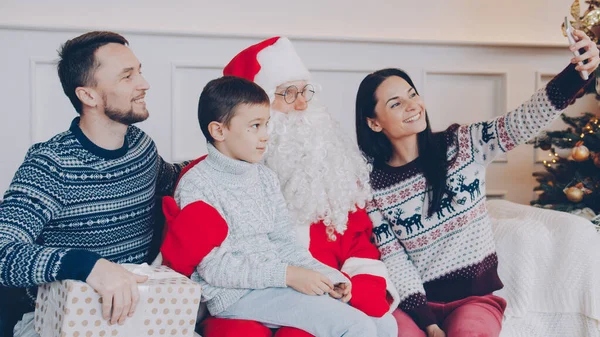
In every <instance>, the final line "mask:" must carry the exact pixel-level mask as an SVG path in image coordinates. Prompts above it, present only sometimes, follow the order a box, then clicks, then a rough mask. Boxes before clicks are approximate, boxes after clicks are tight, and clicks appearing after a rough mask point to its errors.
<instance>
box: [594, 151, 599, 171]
mask: <svg viewBox="0 0 600 337" xmlns="http://www.w3.org/2000/svg"><path fill="white" fill-rule="evenodd" d="M594 165H596V167H598V168H600V152H598V153H596V155H595V156H594Z"/></svg>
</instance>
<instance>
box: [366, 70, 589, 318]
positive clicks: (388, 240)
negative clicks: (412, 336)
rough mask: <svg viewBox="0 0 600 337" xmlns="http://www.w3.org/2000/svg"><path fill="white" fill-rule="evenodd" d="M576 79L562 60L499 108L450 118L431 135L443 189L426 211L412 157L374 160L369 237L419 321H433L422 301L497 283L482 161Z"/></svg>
mask: <svg viewBox="0 0 600 337" xmlns="http://www.w3.org/2000/svg"><path fill="white" fill-rule="evenodd" d="M584 85H585V82H584V81H582V80H581V79H580V78H579V75H578V74H577V72H576V71H575V70H574V69H573V67H572V66H569V67H567V69H565V70H564V71H563V72H562V73H561V74H559V75H557V76H556V77H555V78H554V79H553V80H552V81H551V82H550V83H549V84H548V85H547V86H546V88H544V89H541V90H539V91H538V92H536V93H535V94H534V95H533V96H532V97H531V99H530V100H528V101H526V102H525V103H523V104H522V105H520V106H519V107H518V108H517V109H515V110H513V111H510V112H508V113H507V114H505V115H504V116H500V117H498V118H496V119H494V120H491V121H487V122H480V123H475V124H471V125H462V126H458V125H454V126H451V127H450V128H449V129H448V130H446V131H445V132H444V133H443V134H441V135H439V136H442V138H444V139H445V141H446V144H448V145H447V148H448V150H447V158H448V162H449V164H448V165H449V168H448V175H447V180H446V184H447V192H446V193H445V194H444V196H443V199H442V201H441V209H440V210H439V211H438V212H434V214H433V215H432V216H431V217H427V214H428V212H427V209H428V194H427V190H428V188H427V183H426V180H425V177H424V176H423V173H422V169H421V168H422V165H423V164H422V161H421V159H420V158H418V159H416V160H415V161H413V162H411V163H408V164H406V165H404V166H401V167H391V166H388V165H387V164H385V163H378V162H375V163H374V169H373V172H372V174H371V184H372V186H373V189H374V197H373V200H372V202H370V203H369V205H368V213H369V216H370V217H371V219H372V221H373V226H374V230H373V234H374V238H375V242H376V245H377V247H378V248H379V250H380V252H381V258H382V260H383V261H384V263H385V264H386V266H387V268H388V270H389V273H390V277H391V279H392V282H394V285H395V286H396V288H397V289H398V291H399V293H400V301H401V303H400V309H402V310H404V311H405V312H407V313H408V314H409V315H411V317H413V319H414V320H415V321H416V323H417V324H418V325H419V326H420V327H421V328H424V327H426V326H428V325H430V324H435V323H441V322H437V321H436V318H435V316H434V315H433V314H432V312H431V310H430V309H429V306H428V305H427V302H428V301H434V302H450V301H455V300H459V299H462V298H466V297H468V296H478V295H486V294H489V293H492V292H493V291H495V290H498V289H500V288H502V282H501V281H500V279H499V278H498V274H497V266H498V259H497V256H496V251H495V247H494V241H493V236H492V229H491V223H490V220H489V218H488V214H487V211H486V208H485V187H486V186H485V185H486V181H485V171H486V167H487V165H488V164H489V163H491V162H492V161H493V160H494V158H496V157H497V156H498V155H499V154H501V153H503V152H506V151H509V150H511V149H512V148H514V147H515V146H517V145H519V144H522V143H524V142H526V141H527V140H529V139H531V138H532V137H535V136H536V135H537V134H538V132H539V131H540V130H541V129H542V128H543V127H544V126H546V125H548V124H550V122H551V121H552V120H554V119H555V118H556V117H557V116H558V115H559V114H560V112H561V110H563V109H564V108H566V107H567V106H568V104H569V103H571V102H572V101H573V99H574V97H575V95H576V93H577V91H579V90H580V89H581V88H582V87H583V86H584Z"/></svg>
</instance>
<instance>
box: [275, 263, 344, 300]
mask: <svg viewBox="0 0 600 337" xmlns="http://www.w3.org/2000/svg"><path fill="white" fill-rule="evenodd" d="M285 283H286V284H287V286H288V287H291V288H293V289H294V290H296V291H298V292H301V293H303V294H306V295H323V294H332V293H335V292H334V290H333V284H332V283H331V281H330V280H329V279H328V278H327V277H325V275H323V274H321V273H319V272H316V271H313V270H310V269H305V268H300V267H294V266H288V267H287V272H286V275H285Z"/></svg>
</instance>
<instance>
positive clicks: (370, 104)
mask: <svg viewBox="0 0 600 337" xmlns="http://www.w3.org/2000/svg"><path fill="white" fill-rule="evenodd" d="M391 76H398V77H400V78H403V79H404V80H405V81H406V82H408V84H410V86H411V87H413V88H414V89H415V92H416V93H417V94H419V93H418V92H417V88H415V85H414V83H413V81H412V79H411V78H410V76H408V74H407V73H405V72H404V71H402V70H400V69H393V68H388V69H382V70H379V71H376V72H374V73H372V74H369V75H367V77H365V78H364V79H363V80H362V82H361V83H360V86H359V88H358V93H357V94H356V137H357V140H358V147H359V148H360V150H361V151H362V152H363V153H364V154H365V156H366V157H367V158H368V159H369V160H372V161H374V162H375V163H374V164H376V163H387V162H388V161H389V160H390V159H391V158H392V154H393V147H392V143H391V142H390V140H389V139H388V138H387V137H386V135H384V134H383V132H375V131H373V130H371V128H370V127H369V125H368V124H367V118H375V105H376V104H377V97H375V91H376V90H377V88H379V86H380V85H381V83H382V82H383V81H385V80H386V79H387V78H388V77H391ZM426 121H427V127H426V128H425V130H423V131H421V132H419V134H418V135H417V144H418V147H419V158H420V161H421V169H422V170H423V175H424V176H425V179H426V181H427V185H428V187H430V188H431V193H430V194H429V207H428V211H427V213H428V216H429V217H431V216H432V215H433V214H434V212H437V211H439V210H440V206H441V199H442V197H443V196H444V193H445V192H446V188H447V187H446V176H447V174H448V159H447V150H448V145H447V142H446V139H445V136H444V134H443V133H433V132H432V131H431V124H430V123H429V116H428V114H426Z"/></svg>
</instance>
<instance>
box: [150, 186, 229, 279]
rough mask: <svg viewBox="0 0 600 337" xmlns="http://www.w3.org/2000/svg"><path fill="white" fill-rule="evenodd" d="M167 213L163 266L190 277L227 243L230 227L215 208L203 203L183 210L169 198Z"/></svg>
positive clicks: (162, 248)
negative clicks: (214, 251)
mask: <svg viewBox="0 0 600 337" xmlns="http://www.w3.org/2000/svg"><path fill="white" fill-rule="evenodd" d="M163 212H164V213H165V218H166V220H167V233H166V235H165V239H164V241H163V244H162V246H161V247H160V251H161V253H162V255H163V264H164V265H166V266H169V267H170V268H172V269H173V270H175V271H176V272H178V273H181V274H183V275H185V276H188V277H189V276H190V275H192V273H193V272H194V268H196V266H197V265H199V264H200V262H201V261H202V259H203V258H204V257H205V256H206V255H208V253H210V251H211V250H212V249H213V248H215V247H218V246H220V245H221V243H223V241H224V240H225V238H226V237H227V232H228V228H227V223H226V222H225V219H223V217H222V216H221V215H220V214H219V212H218V211H217V210H216V209H215V208H214V207H212V206H210V205H209V204H207V203H205V202H203V201H196V202H193V203H191V204H189V205H187V206H185V207H184V208H183V209H182V210H179V207H178V206H177V203H176V202H175V200H174V199H173V198H171V197H165V198H163Z"/></svg>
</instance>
